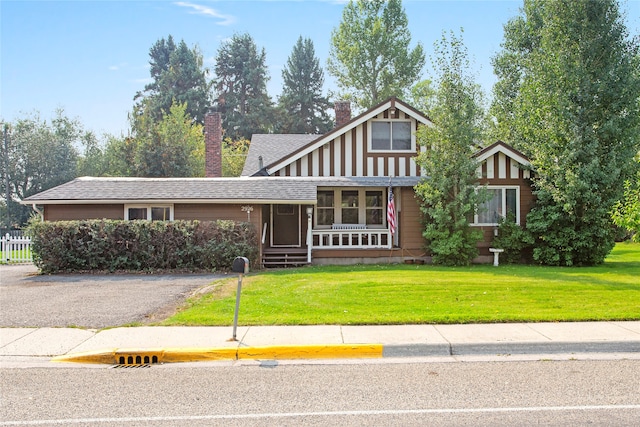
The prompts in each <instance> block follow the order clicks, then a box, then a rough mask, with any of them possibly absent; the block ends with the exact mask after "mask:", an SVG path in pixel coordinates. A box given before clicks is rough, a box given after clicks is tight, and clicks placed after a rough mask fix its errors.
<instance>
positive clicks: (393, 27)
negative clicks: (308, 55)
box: [327, 0, 425, 109]
mask: <svg viewBox="0 0 640 427" xmlns="http://www.w3.org/2000/svg"><path fill="white" fill-rule="evenodd" d="M410 43H411V33H410V32H409V28H408V19H407V14H406V12H405V10H404V8H403V7H402V2H401V0H389V1H384V0H371V1H367V0H358V1H353V0H351V1H349V3H348V4H347V5H346V6H345V8H344V11H343V12H342V22H340V25H339V26H338V27H337V28H336V29H334V30H333V31H332V33H331V47H330V51H329V61H328V68H327V69H328V71H329V73H331V74H332V75H334V76H335V77H336V78H337V83H338V86H339V88H340V89H341V91H343V92H344V93H343V94H342V97H343V98H347V96H346V95H351V98H352V99H353V101H355V103H356V104H357V105H358V106H359V107H361V108H363V109H367V108H369V107H372V106H373V105H376V104H377V103H378V102H380V101H382V100H384V99H386V98H388V97H390V96H398V97H401V98H402V97H404V95H405V93H406V91H407V90H408V89H409V88H410V87H411V85H413V84H414V83H415V82H416V81H418V79H419V77H420V73H421V71H422V67H423V66H424V63H425V55H424V52H423V49H422V45H421V44H420V43H418V44H417V45H416V46H415V47H414V48H413V49H411V48H410V46H409V45H410Z"/></svg>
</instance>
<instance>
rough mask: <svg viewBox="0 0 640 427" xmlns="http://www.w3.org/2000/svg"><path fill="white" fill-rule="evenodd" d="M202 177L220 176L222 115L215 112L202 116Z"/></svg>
mask: <svg viewBox="0 0 640 427" xmlns="http://www.w3.org/2000/svg"><path fill="white" fill-rule="evenodd" d="M204 176H206V177H207V178H214V177H220V176H222V115H221V114H220V113H219V112H217V111H216V112H213V113H207V114H205V116H204Z"/></svg>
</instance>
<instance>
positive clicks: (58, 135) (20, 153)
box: [1, 109, 83, 226]
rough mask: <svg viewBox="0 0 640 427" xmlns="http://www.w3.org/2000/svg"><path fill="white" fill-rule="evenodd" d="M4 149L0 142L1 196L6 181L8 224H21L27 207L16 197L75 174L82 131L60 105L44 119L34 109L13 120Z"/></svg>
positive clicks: (3, 197)
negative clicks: (0, 157) (1, 162)
mask: <svg viewBox="0 0 640 427" xmlns="http://www.w3.org/2000/svg"><path fill="white" fill-rule="evenodd" d="M7 130H8V132H7V138H8V140H7V143H6V150H5V144H3V146H2V150H3V153H2V154H3V158H4V159H5V167H3V169H2V182H3V185H2V190H1V191H2V199H3V200H5V201H6V200H7V194H6V190H7V188H6V185H4V184H5V183H6V181H7V178H8V181H9V197H8V200H9V203H8V205H7V207H8V208H9V209H8V211H9V213H10V214H11V217H10V218H9V217H6V218H5V220H4V223H5V224H6V225H8V226H20V225H22V224H24V223H25V222H26V221H27V220H28V218H29V214H30V210H31V208H30V207H27V206H21V205H19V204H18V201H19V200H22V199H24V198H25V197H29V196H31V195H33V194H36V193H39V192H41V191H44V190H48V189H49V188H52V187H55V186H57V185H60V184H63V183H65V182H67V181H70V180H72V179H73V178H75V177H76V166H77V160H78V151H77V149H76V147H75V145H77V144H78V145H79V144H80V138H81V136H82V134H83V131H82V125H81V124H80V122H79V121H78V120H75V119H71V118H69V117H67V116H66V115H65V113H64V111H63V110H62V109H59V110H56V112H55V116H54V118H53V119H52V120H51V121H49V122H47V121H46V120H43V119H42V118H41V117H40V114H39V113H37V112H34V113H32V114H31V115H28V116H26V117H21V118H18V119H17V120H15V121H14V122H13V123H11V124H10V125H9V126H8V129H7Z"/></svg>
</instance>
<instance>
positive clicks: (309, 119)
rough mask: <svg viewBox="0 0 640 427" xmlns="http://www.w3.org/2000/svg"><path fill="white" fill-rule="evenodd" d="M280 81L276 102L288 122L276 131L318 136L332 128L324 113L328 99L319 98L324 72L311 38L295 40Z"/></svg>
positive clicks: (328, 118)
mask: <svg viewBox="0 0 640 427" xmlns="http://www.w3.org/2000/svg"><path fill="white" fill-rule="evenodd" d="M282 78H283V80H284V86H283V88H282V96H281V97H280V100H279V103H280V107H281V108H282V109H283V110H284V116H285V117H286V118H287V119H289V120H288V123H285V124H284V126H283V127H282V128H281V129H279V132H281V133H308V134H322V133H325V132H327V131H329V130H330V129H331V128H333V123H332V121H331V118H330V117H329V115H328V114H327V109H328V108H329V100H328V99H327V98H326V97H324V96H322V85H323V84H324V73H323V72H322V68H320V63H319V61H318V58H316V56H315V50H314V48H313V42H312V41H311V39H304V40H303V39H302V37H300V38H299V39H298V41H297V43H296V45H295V46H294V47H293V51H292V52H291V56H289V59H288V60H287V65H286V67H285V69H284V70H283V71H282Z"/></svg>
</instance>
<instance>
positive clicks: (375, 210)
mask: <svg viewBox="0 0 640 427" xmlns="http://www.w3.org/2000/svg"><path fill="white" fill-rule="evenodd" d="M382 200H383V199H382V191H367V192H366V197H365V201H366V210H367V211H366V218H367V220H366V224H367V225H382V218H383V217H384V204H383V203H382Z"/></svg>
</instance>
